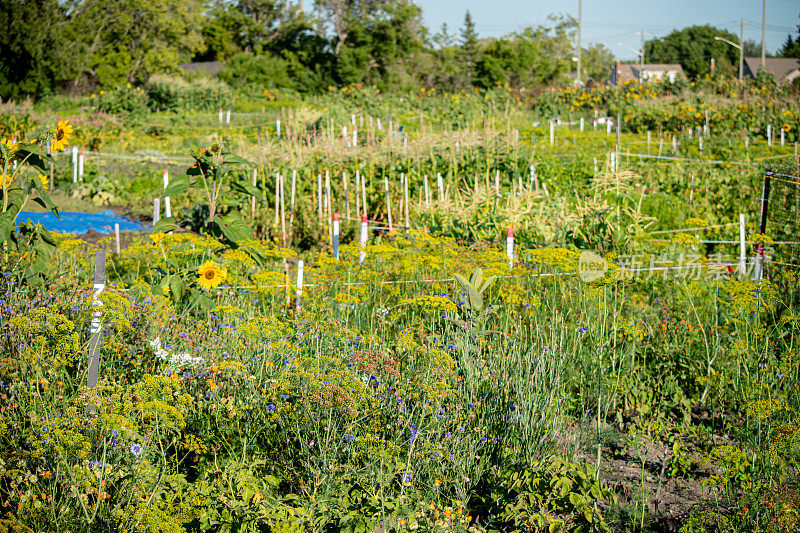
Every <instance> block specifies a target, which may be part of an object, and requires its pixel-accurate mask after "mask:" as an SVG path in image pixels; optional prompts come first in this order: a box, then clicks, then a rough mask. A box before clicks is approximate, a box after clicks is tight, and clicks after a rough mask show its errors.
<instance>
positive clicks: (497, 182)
mask: <svg viewBox="0 0 800 533" xmlns="http://www.w3.org/2000/svg"><path fill="white" fill-rule="evenodd" d="M494 193H495V194H496V195H497V196H500V170H499V169H498V170H496V171H495V173H494Z"/></svg>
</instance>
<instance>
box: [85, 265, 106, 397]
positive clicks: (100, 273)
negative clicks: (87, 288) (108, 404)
mask: <svg viewBox="0 0 800 533" xmlns="http://www.w3.org/2000/svg"><path fill="white" fill-rule="evenodd" d="M105 288H106V252H105V251H104V250H99V251H98V252H97V254H96V255H95V257H94V286H93V293H92V307H94V311H92V322H91V326H90V329H89V333H90V334H91V337H90V338H89V371H88V374H87V376H86V386H87V387H89V388H90V389H92V388H94V387H95V386H97V376H98V373H99V370H100V343H101V341H102V338H103V327H102V319H101V317H102V316H103V312H102V311H101V310H100V308H101V307H102V306H103V302H102V301H101V300H100V294H102V292H103V291H104V290H105Z"/></svg>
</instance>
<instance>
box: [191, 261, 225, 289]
mask: <svg viewBox="0 0 800 533" xmlns="http://www.w3.org/2000/svg"><path fill="white" fill-rule="evenodd" d="M197 273H198V274H200V277H199V278H197V283H198V284H199V285H200V286H201V287H202V288H204V289H211V288H213V287H216V286H218V285H219V284H220V283H222V281H223V280H224V279H225V277H226V276H227V275H228V272H227V271H226V270H225V268H223V267H221V266H219V265H216V264H214V262H213V261H206V262H205V263H203V264H202V265H200V268H198V269H197Z"/></svg>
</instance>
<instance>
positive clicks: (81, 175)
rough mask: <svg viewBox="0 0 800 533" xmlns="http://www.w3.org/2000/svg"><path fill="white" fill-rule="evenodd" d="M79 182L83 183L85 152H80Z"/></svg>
mask: <svg viewBox="0 0 800 533" xmlns="http://www.w3.org/2000/svg"><path fill="white" fill-rule="evenodd" d="M78 181H83V150H81V151H80V152H78Z"/></svg>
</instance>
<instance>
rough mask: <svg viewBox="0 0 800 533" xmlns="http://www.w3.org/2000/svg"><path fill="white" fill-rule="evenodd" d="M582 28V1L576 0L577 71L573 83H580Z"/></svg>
mask: <svg viewBox="0 0 800 533" xmlns="http://www.w3.org/2000/svg"><path fill="white" fill-rule="evenodd" d="M582 26H583V0H578V71H577V72H576V73H575V81H576V82H577V83H580V82H581V29H582Z"/></svg>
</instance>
